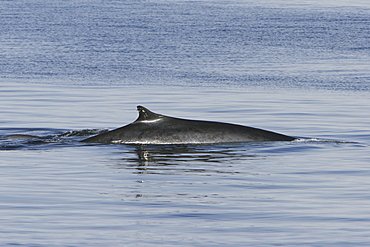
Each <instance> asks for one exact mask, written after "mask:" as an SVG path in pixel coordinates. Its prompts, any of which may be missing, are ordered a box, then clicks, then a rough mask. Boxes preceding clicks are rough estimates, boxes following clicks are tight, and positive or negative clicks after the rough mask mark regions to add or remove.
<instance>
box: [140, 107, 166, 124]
mask: <svg viewBox="0 0 370 247" xmlns="http://www.w3.org/2000/svg"><path fill="white" fill-rule="evenodd" d="M137 110H138V112H139V117H138V118H137V119H136V121H135V122H137V121H155V120H159V119H161V118H163V117H164V116H163V115H161V114H157V113H154V112H152V111H150V110H148V109H147V108H145V107H144V106H141V105H138V106H137Z"/></svg>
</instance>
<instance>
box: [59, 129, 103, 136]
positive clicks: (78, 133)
mask: <svg viewBox="0 0 370 247" xmlns="http://www.w3.org/2000/svg"><path fill="white" fill-rule="evenodd" d="M108 131H109V129H84V130H70V131H67V132H64V133H62V134H60V135H58V137H61V138H62V137H79V136H82V137H87V136H92V135H98V134H102V133H105V132H108Z"/></svg>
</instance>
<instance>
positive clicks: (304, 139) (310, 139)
mask: <svg viewBox="0 0 370 247" xmlns="http://www.w3.org/2000/svg"><path fill="white" fill-rule="evenodd" d="M292 142H301V143H302V142H314V143H338V144H340V143H352V144H358V142H353V141H338V140H328V139H320V138H297V139H295V140H293V141H292Z"/></svg>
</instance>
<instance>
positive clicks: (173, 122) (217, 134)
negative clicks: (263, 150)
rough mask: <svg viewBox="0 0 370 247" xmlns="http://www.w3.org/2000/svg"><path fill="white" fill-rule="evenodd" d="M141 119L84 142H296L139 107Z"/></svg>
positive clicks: (245, 129) (258, 130)
mask: <svg viewBox="0 0 370 247" xmlns="http://www.w3.org/2000/svg"><path fill="white" fill-rule="evenodd" d="M137 110H138V111H139V117H138V118H137V119H136V120H135V121H134V122H133V123H130V124H128V125H125V126H123V127H120V128H117V129H115V130H112V131H109V132H106V133H103V134H99V135H96V136H93V137H90V138H87V139H85V140H82V142H91V143H121V144H212V143H214V144H217V143H238V142H264V141H292V140H295V139H296V138H294V137H291V136H287V135H283V134H279V133H275V132H271V131H267V130H262V129H258V128H253V127H247V126H242V125H237V124H230V123H221V122H213V121H203V120H189V119H181V118H176V117H169V116H165V115H162V114H157V113H154V112H152V111H150V110H148V109H147V108H145V107H143V106H137Z"/></svg>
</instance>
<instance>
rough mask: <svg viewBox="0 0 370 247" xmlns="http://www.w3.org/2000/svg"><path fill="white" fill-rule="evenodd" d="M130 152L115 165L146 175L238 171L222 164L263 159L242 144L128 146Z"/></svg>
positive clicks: (230, 164) (229, 164)
mask: <svg viewBox="0 0 370 247" xmlns="http://www.w3.org/2000/svg"><path fill="white" fill-rule="evenodd" d="M131 151H134V153H135V156H130V157H128V156H127V155H125V158H122V157H121V158H120V159H119V160H116V162H115V168H118V169H135V173H150V174H174V173H179V172H181V173H184V172H196V173H209V172H211V173H238V172H236V171H232V169H231V170H230V169H225V167H224V166H225V164H228V166H232V165H233V164H236V163H241V162H243V163H244V162H246V161H248V160H256V159H261V158H263V156H261V155H256V154H253V152H251V153H249V152H248V147H246V146H245V145H138V146H132V149H131Z"/></svg>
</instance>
